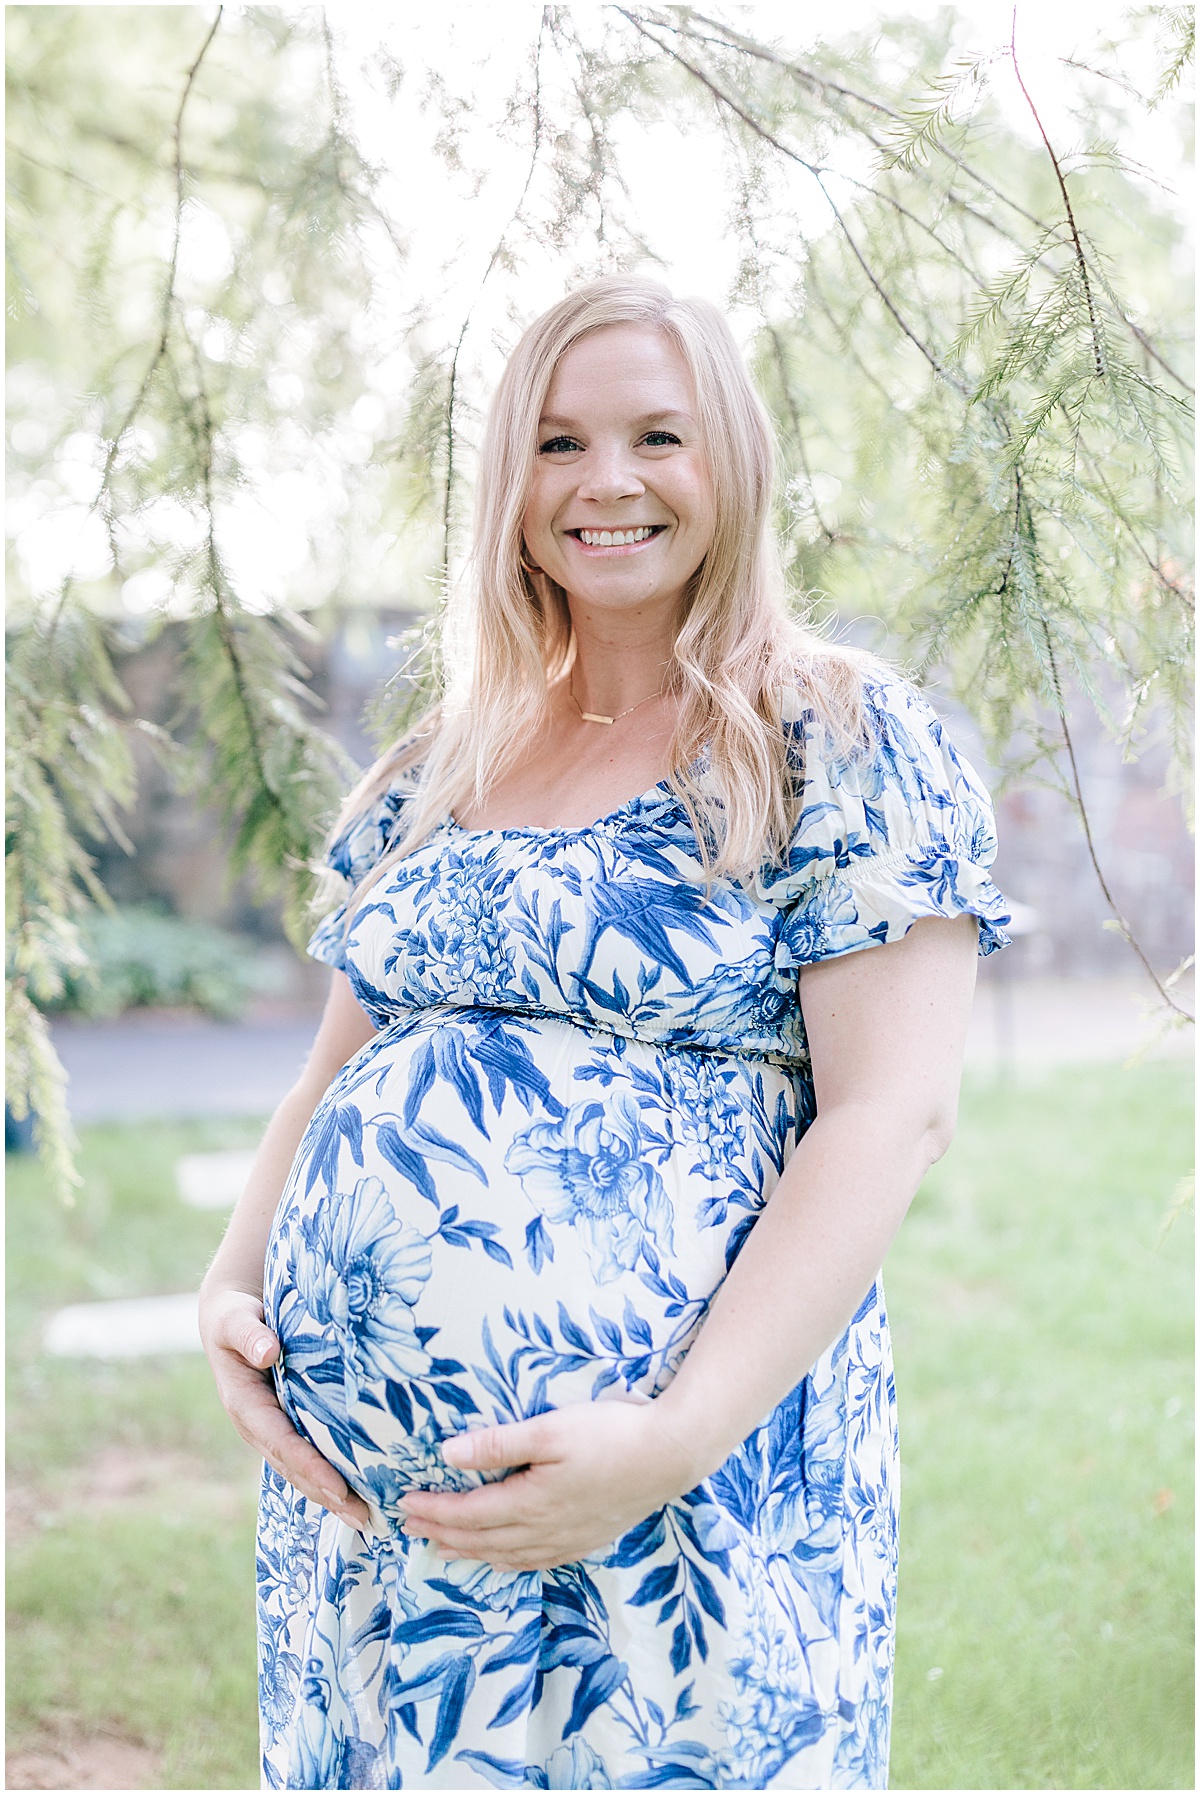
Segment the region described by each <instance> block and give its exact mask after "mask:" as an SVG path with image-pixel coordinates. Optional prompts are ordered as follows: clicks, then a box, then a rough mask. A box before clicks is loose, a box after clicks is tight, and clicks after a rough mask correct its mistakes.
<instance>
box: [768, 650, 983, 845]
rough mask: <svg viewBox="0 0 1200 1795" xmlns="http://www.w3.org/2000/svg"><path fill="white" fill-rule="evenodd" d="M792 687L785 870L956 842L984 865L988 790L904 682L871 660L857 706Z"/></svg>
mask: <svg viewBox="0 0 1200 1795" xmlns="http://www.w3.org/2000/svg"><path fill="white" fill-rule="evenodd" d="M839 696H840V698H841V699H842V702H841V703H840V704H838V705H831V704H830V702H829V694H828V693H827V692H823V691H822V690H821V689H820V688H819V687H818V688H816V689H814V687H813V686H812V685H811V684H810V685H808V686H807V688H806V687H805V686H803V685H800V684H797V686H796V687H795V688H793V689H792V690H790V691H789V692H788V694H787V696H786V703H785V708H784V713H783V715H784V726H785V729H786V730H787V731H788V735H789V748H790V750H791V755H792V759H793V763H794V765H795V768H796V775H797V790H796V811H795V816H796V823H795V829H794V831H793V835H792V839H791V844H790V851H789V854H788V856H787V859H786V861H785V869H784V870H785V871H786V872H790V873H791V874H793V875H794V874H795V873H797V872H799V871H801V870H812V871H814V872H815V871H817V870H825V869H828V868H830V867H838V868H841V870H843V871H844V870H846V869H848V868H849V867H851V866H854V865H858V864H861V863H862V862H863V861H865V860H868V859H875V858H877V857H879V856H889V855H894V854H897V853H904V852H913V851H917V850H919V851H924V850H925V849H926V848H931V849H932V848H934V847H943V846H946V845H947V844H954V848H955V851H956V852H960V853H961V852H970V854H971V856H972V857H973V858H980V859H984V858H986V859H990V858H991V855H992V853H994V851H995V841H994V824H993V819H992V810H991V803H990V800H989V798H988V794H987V790H986V787H985V786H984V784H983V782H982V780H981V779H980V778H979V776H978V774H977V773H976V772H975V770H974V768H973V767H972V766H971V765H970V763H969V761H967V760H966V759H965V758H964V757H963V755H961V754H960V752H959V751H958V749H957V748H956V747H955V745H954V743H953V741H952V740H951V738H950V735H949V733H948V731H947V729H946V726H945V724H944V723H943V721H942V719H941V717H940V716H939V715H938V713H937V712H936V711H935V709H934V708H933V706H932V705H931V704H930V702H929V700H928V699H927V698H926V697H925V696H924V694H923V693H921V692H920V691H918V689H917V688H916V686H915V685H913V683H912V681H911V680H908V679H906V678H905V677H904V675H903V674H901V673H899V672H897V671H896V670H895V669H894V668H890V667H888V666H886V664H884V663H882V662H879V661H876V660H872V661H871V662H870V663H869V664H866V665H864V666H863V667H862V669H861V676H860V679H859V684H858V690H857V695H856V702H855V703H854V704H853V706H852V707H850V706H847V704H846V703H845V690H844V688H843V691H842V692H841V693H840V694H839Z"/></svg>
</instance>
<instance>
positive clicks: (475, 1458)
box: [442, 1415, 549, 1471]
mask: <svg viewBox="0 0 1200 1795" xmlns="http://www.w3.org/2000/svg"><path fill="white" fill-rule="evenodd" d="M547 1444H548V1442H547V1438H546V1426H545V1417H544V1416H541V1415H538V1416H536V1417H535V1418H534V1419H533V1420H532V1421H513V1422H510V1423H509V1424H508V1425H507V1426H506V1427H477V1428H473V1429H472V1430H471V1432H470V1433H465V1434H456V1435H455V1436H454V1438H453V1439H452V1440H444V1441H443V1442H442V1457H443V1458H444V1459H445V1461H446V1463H447V1464H448V1465H453V1466H454V1468H455V1469H456V1470H459V1471H503V1470H506V1469H509V1468H511V1467H512V1466H514V1465H532V1464H536V1463H537V1462H538V1460H539V1459H544V1458H546V1457H548V1456H549V1455H548V1452H547V1450H546V1448H547Z"/></svg>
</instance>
